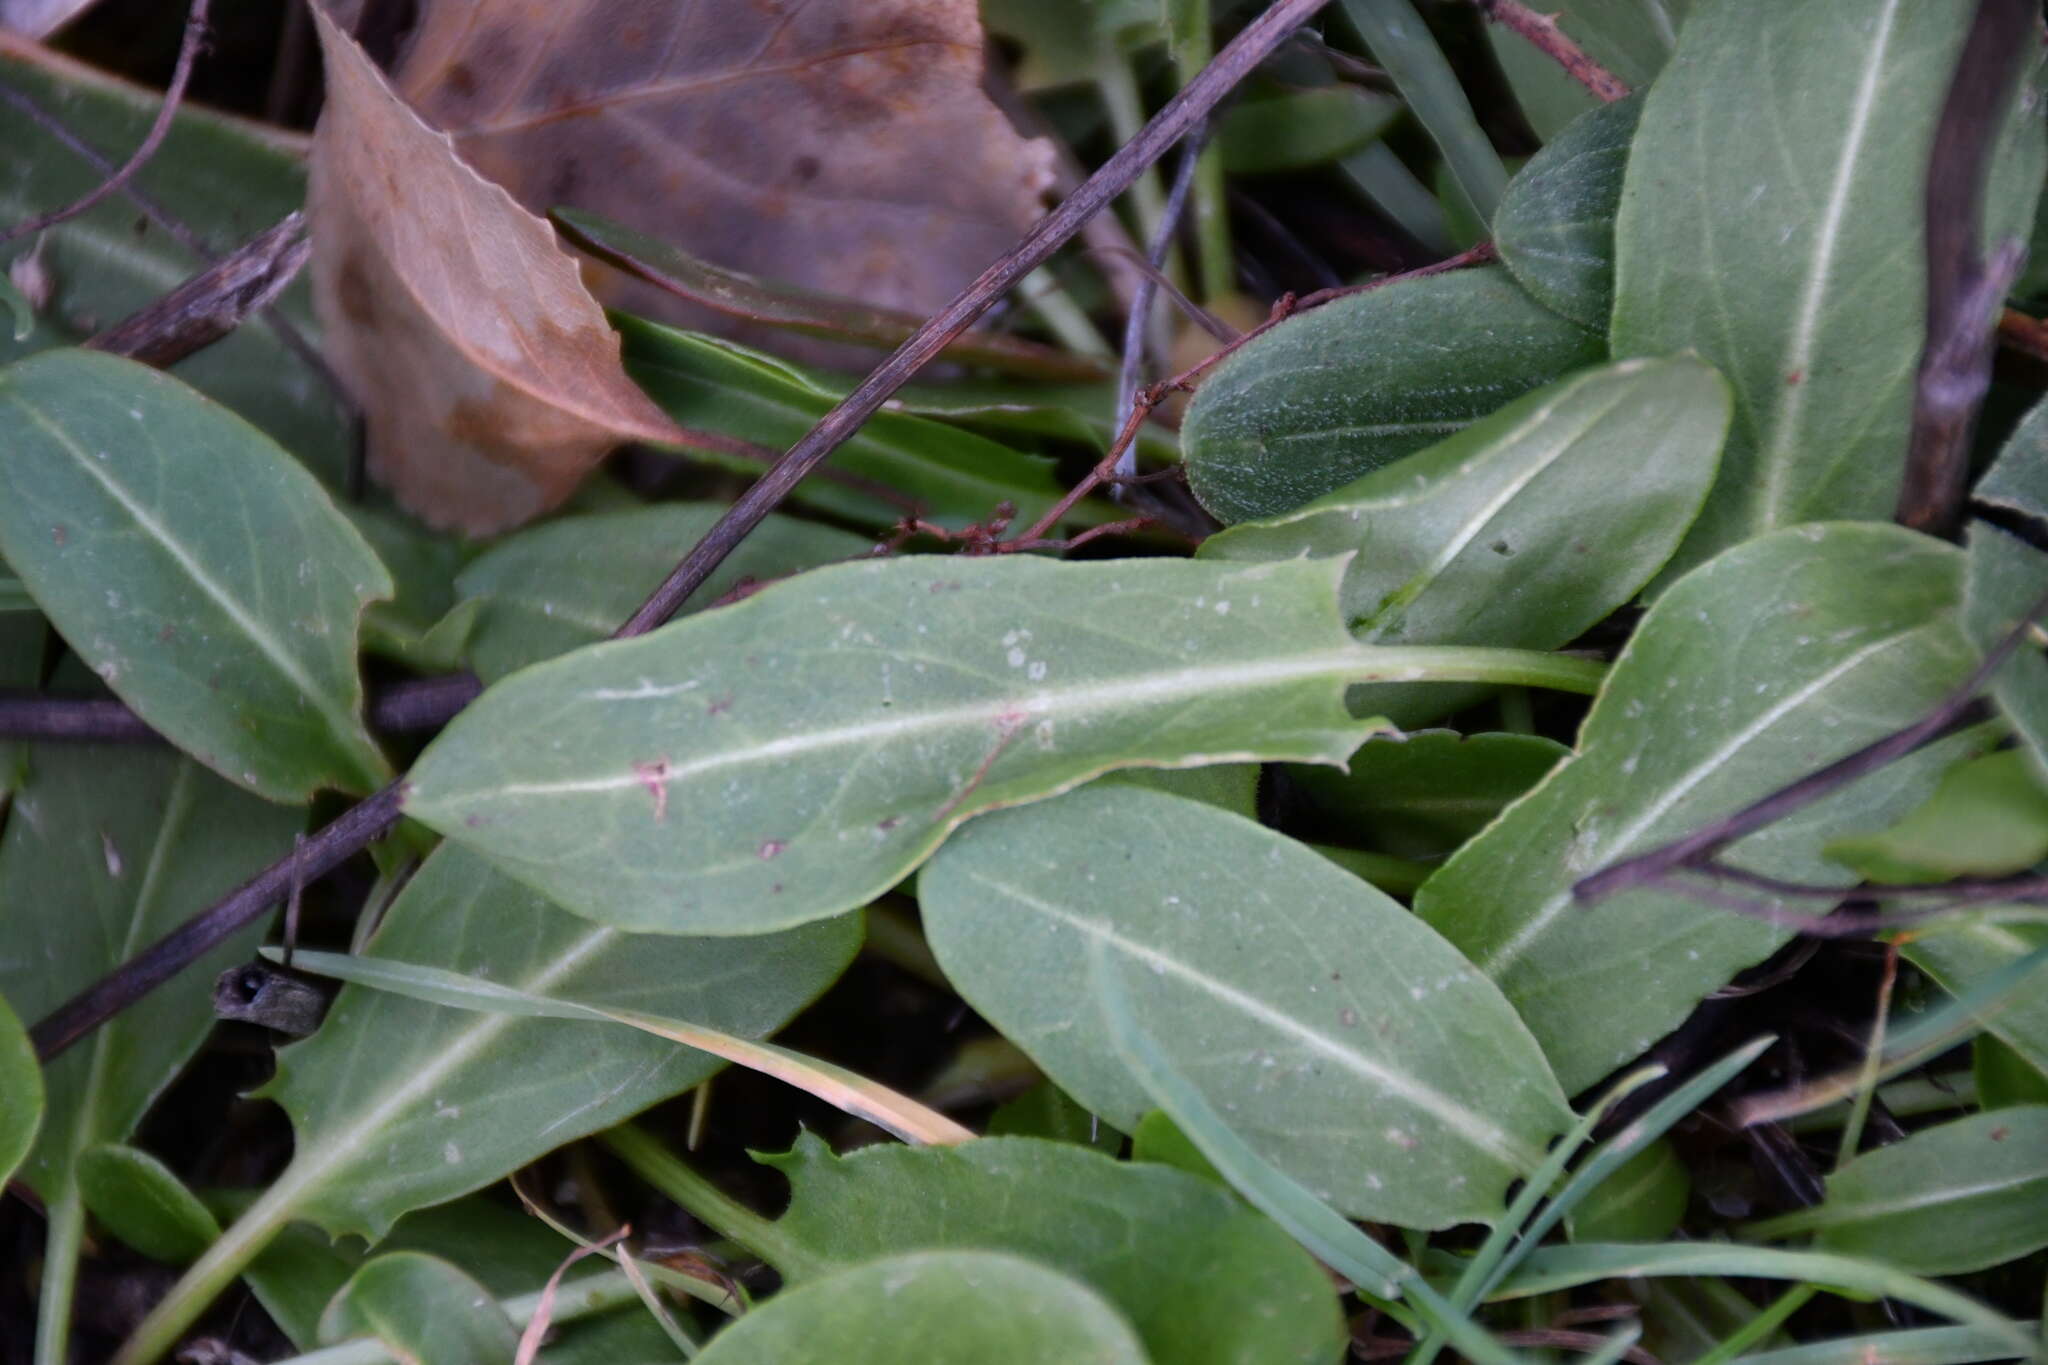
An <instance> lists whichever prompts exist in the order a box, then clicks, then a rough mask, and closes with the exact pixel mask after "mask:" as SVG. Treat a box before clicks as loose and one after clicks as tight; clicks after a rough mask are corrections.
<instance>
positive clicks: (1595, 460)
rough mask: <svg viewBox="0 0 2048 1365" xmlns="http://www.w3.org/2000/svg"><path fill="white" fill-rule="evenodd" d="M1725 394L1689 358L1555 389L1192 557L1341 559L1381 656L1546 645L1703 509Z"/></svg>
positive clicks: (1370, 707) (1594, 615) (1417, 718)
mask: <svg viewBox="0 0 2048 1365" xmlns="http://www.w3.org/2000/svg"><path fill="white" fill-rule="evenodd" d="M1727 427H1728V389H1727V386H1726V385H1725V384H1723V383H1722V382H1721V379H1720V377H1719V376H1718V375H1716V374H1715V373H1714V372H1713V371H1712V370H1710V369H1708V368H1707V367H1706V366H1704V365H1701V364H1700V363H1699V362H1698V361H1695V360H1691V359H1683V358H1681V359H1675V360H1658V361H1650V362H1644V361H1640V360H1633V361H1623V362H1621V363H1620V364H1616V365H1608V366H1603V367H1601V368H1599V369H1594V370H1586V371H1583V372H1581V373H1579V374H1576V375H1573V376H1571V377H1570V378H1568V379H1562V380H1559V381H1558V382H1557V383H1555V384H1551V385H1549V386H1547V387H1546V388H1543V389H1540V390H1538V391H1537V392H1535V393H1532V394H1528V395H1525V396H1524V397H1522V398H1519V399H1517V400H1516V401H1514V402H1512V403H1510V404H1508V405H1507V406H1506V407H1505V408H1503V409H1501V410H1500V411H1499V412H1496V413H1494V414H1493V415H1492V416H1490V417H1486V418H1484V419H1482V420H1480V421H1478V422H1475V423H1473V424H1472V425H1471V426H1469V427H1467V428H1465V429H1464V430H1463V431H1460V432H1458V433H1457V434H1456V435H1454V436H1452V437H1450V438H1449V439H1448V440H1445V441H1442V442H1440V443H1439V444H1437V445H1435V446H1433V447H1431V448H1430V449H1428V450H1425V451H1422V452H1421V453H1419V454H1416V455H1411V456H1409V457H1408V458H1407V459H1405V460H1402V461H1400V462H1399V463H1398V464H1395V465H1391V466H1388V467H1387V468H1384V469H1380V470H1376V471H1374V472H1373V473H1370V474H1367V475H1366V476H1365V477H1363V478H1361V479H1359V480H1357V481H1356V482H1354V483H1351V484H1349V485H1347V486H1346V487H1344V488H1341V489H1338V490H1337V491H1336V492H1334V493H1330V494H1328V495H1327V496H1325V497H1322V498H1319V499H1317V500H1316V501H1315V502H1312V503H1310V504H1309V505H1308V506H1306V507H1304V508H1301V509H1300V510H1299V511H1296V512H1291V513H1288V514H1286V515H1283V516H1277V517H1272V518H1268V519H1267V520H1265V521H1261V522H1255V523H1251V524H1248V525H1243V526H1236V527H1232V528H1231V529H1230V530H1228V531H1225V532H1223V533H1221V534H1220V535H1215V536H1211V537H1210V538H1209V539H1208V540H1207V541H1205V542H1204V543H1203V545H1202V551H1201V553H1202V555H1203V556H1204V557H1212V556H1213V557H1216V558H1221V559H1229V560H1277V559H1291V558H1294V557H1295V556H1298V555H1302V554H1309V555H1314V556H1318V557H1322V556H1329V555H1341V554H1350V553H1352V552H1354V551H1355V552H1356V554H1355V555H1353V558H1352V560H1351V567H1350V569H1349V571H1348V572H1347V573H1346V574H1345V578H1344V615H1345V619H1346V620H1347V621H1348V622H1349V623H1350V625H1351V630H1352V633H1353V635H1355V636H1356V637H1358V638H1359V639H1361V640H1366V641H1371V642H1374V643H1380V644H1410V645H1412V644H1463V645H1509V646H1515V647H1518V648H1525V649H1552V648H1555V647H1557V646H1559V645H1562V644H1565V643H1566V642H1568V641H1570V640H1572V639H1574V638H1575V637H1577V636H1578V635H1579V634H1580V633H1581V632H1583V631H1585V630H1586V629H1587V628H1588V627H1590V626H1592V625H1594V624H1595V623H1597V622H1598V621H1600V620H1601V619H1602V618H1603V617H1605V616H1606V615H1607V614H1608V613H1609V612H1611V611H1613V610H1614V609H1615V608H1616V607H1619V606H1621V605H1623V604H1624V603H1626V602H1627V601H1628V600H1629V599H1630V598H1631V597H1633V596H1635V594H1636V591H1637V590H1638V589H1639V588H1641V587H1642V586H1643V584H1645V583H1647V582H1648V581H1649V580H1650V576H1651V575H1652V574H1654V573H1656V572H1657V570H1658V569H1659V568H1661V567H1662V566H1663V564H1664V561H1665V560H1666V559H1668V558H1669V557H1670V555H1671V552H1672V551H1673V550H1674V549H1676V548H1677V547H1678V543H1679V541H1680V540H1681V539H1682V538H1683V536H1684V535H1685V531H1686V528H1687V527H1688V526H1690V525H1691V524H1692V520H1693V517H1694V516H1696V515H1697V514H1698V512H1699V509H1700V504H1701V502H1702V501H1703V500H1704V499H1705V498H1706V496H1707V490H1708V488H1709V487H1711V486H1712V484H1713V481H1714V469H1715V465H1716V462H1717V460H1718V457H1719V453H1720V448H1721V441H1722V437H1723V435H1724V434H1725V433H1726V431H1727ZM1469 698H1470V693H1469V692H1454V693H1450V694H1448V695H1447V694H1446V689H1443V688H1434V689H1416V688H1412V687H1382V688H1375V689H1370V690H1366V691H1363V692H1361V693H1360V694H1359V695H1358V696H1357V698H1356V699H1355V702H1356V704H1357V705H1358V706H1359V707H1360V708H1361V709H1363V710H1366V711H1374V712H1385V713H1386V714H1387V715H1389V716H1391V717H1392V718H1393V719H1394V720H1395V721H1396V722H1397V723H1400V724H1403V725H1415V724H1420V723H1422V722H1424V721H1427V720H1430V719H1433V718H1434V717H1436V716H1440V715H1442V714H1443V713H1444V712H1446V711H1448V710H1451V709H1453V708H1455V707H1456V706H1458V705H1460V704H1461V703H1463V702H1465V701H1467V700H1469Z"/></svg>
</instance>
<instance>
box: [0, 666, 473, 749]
mask: <svg viewBox="0 0 2048 1365" xmlns="http://www.w3.org/2000/svg"><path fill="white" fill-rule="evenodd" d="M481 691H483V684H482V683H481V682H479V681H477V677H476V675H475V674H474V673H449V674H446V675H444V676H442V677H438V678H408V679H406V680H405V681H403V682H396V683H393V684H391V685H390V686H389V687H386V688H384V689H383V690H381V691H380V692H378V694H377V696H376V697H375V698H374V699H373V700H372V701H371V703H370V728H371V729H373V730H375V731H377V732H378V733H379V734H387V735H401V734H417V733H419V732H421V731H425V730H438V729H440V728H441V727H442V726H444V725H446V724H447V723H448V722H449V721H450V720H452V719H453V718H454V716H455V713H456V712H458V711H460V710H461V709H462V708H463V707H465V706H467V705H469V703H470V702H472V701H474V700H476V696H477V694H478V693H479V692H481ZM0 740H81V741H84V742H87V743H91V744H162V743H165V742H166V741H165V739H164V737H163V736H162V735H160V734H158V733H157V732H156V731H155V730H154V729H152V728H151V727H150V724H149V722H148V721H146V720H144V719H143V718H142V717H140V716H138V715H136V714H135V713H134V712H133V711H131V710H129V709H128V708H127V707H126V706H125V705H123V704H122V703H120V702H118V701H115V700H112V699H111V698H100V697H49V696H44V695H42V694H40V693H33V692H11V691H0Z"/></svg>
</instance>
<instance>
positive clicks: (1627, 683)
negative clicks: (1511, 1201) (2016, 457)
mask: <svg viewBox="0 0 2048 1365" xmlns="http://www.w3.org/2000/svg"><path fill="white" fill-rule="evenodd" d="M1961 558H1962V556H1961V555H1960V554H1958V553H1957V551H1956V550H1955V549H1954V548H1953V547H1952V546H1948V545H1944V544H1942V543H1941V542H1939V541H1935V540H1931V539H1929V538H1927V537H1924V536H1920V535H1916V534H1914V533H1912V532H1909V531H1904V530H1901V529H1899V528H1897V527H1893V526H1882V525H1871V524H1862V523H1844V524H1838V525H1829V526H1806V527H1795V528H1792V529H1789V530H1785V531H1780V532H1776V533H1774V534H1772V535H1769V536H1766V537H1763V538H1762V539H1759V540H1755V541H1752V542H1750V543H1748V544H1746V545H1742V546H1738V547H1737V548H1736V549H1734V550H1730V551H1728V552H1727V553H1725V554H1723V555H1722V556H1721V557H1719V558H1718V559H1716V560H1714V561H1713V562H1712V563H1711V564H1709V565H1707V566H1706V567H1704V568H1702V569H1700V570H1698V571H1696V572H1694V573H1692V574H1689V575H1687V576H1686V577H1685V578H1684V579H1682V580H1680V581H1679V583H1678V584H1677V585H1675V586H1674V587H1672V588H1671V589H1670V590H1669V591H1667V592H1666V593H1665V594H1664V596H1663V597H1662V598H1660V599H1659V600H1658V602H1657V604H1656V606H1655V607H1653V608H1652V609H1651V611H1650V612H1649V613H1648V614H1647V615H1646V616H1645V617H1644V618H1643V621H1642V623H1641V624H1640V625H1639V626H1638V627H1637V629H1636V633H1635V636H1634V638H1633V639H1632V640H1631V641H1630V642H1629V645H1628V648H1627V649H1626V650H1625V651H1623V653H1622V656H1621V658H1620V659H1619V660H1618V661H1617V662H1616V664H1615V667H1614V671H1613V673H1612V674H1611V675H1610V677H1609V679H1608V682H1607V685H1606V687H1604V688H1603V689H1602V691H1601V694H1600V697H1599V699H1598V700H1597V701H1596V702H1595V703H1594V705H1593V710H1592V711H1591V713H1590V714H1588V716H1587V717H1586V721H1585V725H1584V728H1583V729H1582V730H1581V732H1580V736H1579V746H1578V749H1579V751H1578V755H1577V756H1576V757H1575V758H1573V759H1570V760H1568V761H1567V762H1565V763H1564V764H1562V765H1561V766H1559V767H1558V768H1557V769H1555V770H1554V771H1553V772H1552V773H1551V774H1550V776H1549V777H1548V778H1546V779H1545V780H1544V782H1543V783H1542V785H1540V786H1538V787H1537V788H1536V789H1535V790H1534V791H1532V792H1531V793H1530V794H1529V795H1528V796H1526V797H1524V798H1523V799H1522V800H1521V801H1519V802H1517V803H1516V804H1515V805H1513V806H1511V807H1509V808H1508V810H1507V811H1506V812H1505V813H1504V814H1503V815H1502V816H1501V818H1500V819H1499V820H1497V821H1495V822H1494V823H1493V824H1492V825H1490V826H1489V827H1488V828H1487V829H1486V830H1485V831H1484V832H1483V833H1481V834H1480V835H1479V836H1478V837H1477V838H1476V839H1474V840H1473V841H1472V842H1471V843H1469V844H1466V845H1465V846H1464V848H1463V849H1461V850H1460V851H1459V852H1458V853H1457V854H1456V855H1455V856H1453V857H1452V859H1451V860H1450V861H1449V862H1448V863H1446V864H1444V866H1443V867H1442V868H1441V869H1440V870H1439V871H1438V872H1437V873H1436V874H1435V875H1434V876H1433V877H1431V878H1430V880H1429V881H1428V882H1426V883H1424V885H1423V887H1422V889H1421V891H1420V892H1419V893H1418V894H1417V898H1416V909H1417V910H1418V912H1419V913H1421V914H1422V915H1423V916H1424V917H1425V918H1426V919H1427V920H1428V921H1429V922H1430V923H1431V924H1433V925H1435V926H1436V927H1437V928H1438V929H1439V930H1440V931H1442V932H1443V934H1444V935H1445V936H1446V937H1447V938H1449V939H1450V940H1451V942H1453V943H1455V944H1457V945H1458V946H1459V947H1460V948H1462V949H1463V950H1464V951H1465V952H1466V953H1467V954H1468V955H1470V957H1471V958H1472V960H1473V961H1474V962H1475V963H1477V964H1478V965H1479V967H1480V968H1481V969H1482V970H1483V971H1485V972H1487V973H1488V974H1489V975H1490V976H1492V977H1493V978H1494V980H1495V981H1497V982H1499V983H1500V985H1501V988H1502V989H1503V990H1504V991H1506V992H1507V997H1508V1000H1509V1001H1510V1002H1511V1003H1512V1004H1513V1005H1514V1006H1515V1008H1516V1009H1517V1010H1518V1011H1520V1013H1521V1015H1522V1017H1523V1018H1524V1019H1526V1020H1527V1021H1528V1023H1529V1027H1530V1028H1531V1029H1532V1030H1533V1031H1534V1032H1535V1034H1536V1037H1537V1038H1538V1039H1539V1040H1540V1041H1541V1042H1542V1044H1543V1049H1544V1051H1545V1052H1546V1053H1547V1054H1548V1055H1549V1057H1550V1060H1551V1064H1552V1065H1553V1066H1554V1067H1556V1069H1557V1073H1558V1079H1559V1080H1561V1081H1562V1082H1563V1083H1564V1087H1565V1089H1566V1091H1567V1092H1571V1091H1576V1090H1578V1089H1580V1088H1582V1087H1584V1086H1587V1085H1590V1084H1591V1083H1593V1082H1594V1081H1596V1080H1598V1079H1599V1078H1600V1077H1601V1076H1602V1075H1603V1074H1605V1073H1606V1072H1607V1071H1608V1070H1610V1069H1611V1068H1612V1067H1614V1066H1616V1065H1618V1064H1619V1063H1621V1062H1625V1061H1627V1060H1628V1059H1629V1058H1631V1057H1635V1056H1637V1055H1639V1054H1640V1053H1641V1052H1642V1051H1643V1050H1644V1049H1645V1048H1647V1047H1648V1046H1649V1045H1650V1044H1651V1043H1653V1042H1655V1041H1656V1040H1657V1039H1658V1038H1659V1037H1661V1036H1663V1034H1664V1033H1666V1032H1667V1031H1668V1030H1670V1029H1671V1028H1672V1027H1674V1026H1675V1025H1677V1024H1678V1022H1679V1021H1680V1020H1682V1019H1683V1018H1684V1017H1685V1016H1686V1015H1687V1014H1688V1013H1689V1012H1690V1011H1691V1009H1692V1007H1693V1005H1694V1004H1695V1003H1697V1002H1698V1001H1699V999H1700V998H1701V997H1702V996H1704V995H1706V994H1707V993H1708V992H1709V991H1711V990H1713V989H1715V988H1716V987H1718V986H1721V985H1723V984H1724V983H1726V982H1727V981H1728V979H1729V978H1730V977H1732V976H1733V975H1734V974H1735V973H1736V972H1738V971H1740V970H1741V969H1742V968H1744V967H1747V966H1749V965H1750V964H1751V963H1753V962H1756V961H1758V960H1759V959H1761V958H1763V957H1764V956H1766V955H1767V954H1768V953H1769V952H1770V951H1771V950H1772V949H1773V948H1775V947H1776V946H1777V945H1778V944H1779V943H1781V942H1783V941H1784V939H1785V937H1786V936H1787V934H1788V932H1789V931H1788V930H1786V929H1784V928H1782V927H1780V926H1777V925H1774V924H1770V923H1767V922H1765V921H1762V920H1759V919H1755V918H1751V917H1748V916H1743V915H1737V914H1734V913H1731V912H1729V911H1727V910H1722V909H1716V908H1714V907H1711V906H1706V905H1702V904H1701V903H1699V901H1697V900H1695V899H1692V898H1690V897H1688V896H1686V895H1684V894H1683V892H1682V890H1676V889H1663V890H1659V889H1650V888H1645V889H1641V890H1636V891H1631V892H1627V893H1624V894H1620V895H1616V896H1613V897H1610V898H1609V899H1607V900H1605V901H1602V902H1600V903H1599V904H1597V905H1583V904H1578V903H1576V902H1575V901H1574V900H1573V895H1572V885H1573V883H1574V882H1576V881H1578V880H1579V879H1580V878H1581V877H1584V876H1586V875H1588V874H1590V873H1592V872H1595V871H1598V870H1599V869H1600V868H1602V867H1605V866H1607V865H1608V864H1610V863H1612V862H1615V861H1617V860H1619V859H1621V858H1624V857H1626V856H1628V855H1629V854H1631V853H1640V852H1644V851H1646V850H1648V849H1650V848H1652V847H1655V846H1656V845H1658V844H1661V843H1663V842H1665V841H1666V840H1669V839H1673V838H1677V837H1678V836H1680V835H1682V834H1689V833H1691V832H1692V831H1693V830H1695V829H1697V828H1699V827H1700V826H1701V825H1703V824H1705V823H1706V822H1707V821H1709V820H1712V819H1714V818H1716V817H1718V816H1722V815H1726V814H1727V813H1728V812H1730V811H1732V810H1736V809H1739V808H1740V807H1742V806H1743V805H1744V804H1745V803H1747V802H1749V801H1751V800H1754V799H1755V798H1757V797H1760V796H1763V795H1765V794H1766V793H1768V792H1770V791H1773V790H1775V789H1776V788H1778V787H1780V786H1782V785H1784V784H1785V783H1787V782H1790V781H1792V780H1794V779H1796V778H1798V777H1801V776H1804V775H1805V774H1806V773H1809V772H1812V771H1813V770H1814V769H1816V768H1818V767H1820V766H1822V765H1823V764H1825V763H1827V762H1829V761H1830V760H1832V759H1835V758H1839V757H1840V756H1842V755H1843V754H1846V753H1848V752H1850V751H1851V750H1853V749H1856V748H1858V747H1860V746H1862V745H1863V744H1866V743H1868V742H1870V741H1871V740H1874V739H1877V738H1878V737H1880V736H1882V735H1885V734H1889V733H1890V732H1891V731H1893V730H1896V729H1899V728H1901V727H1903V726H1904V725H1906V724H1908V723H1909V722H1911V721H1913V720H1915V719H1917V718H1918V717H1920V716H1921V715H1923V714H1924V713H1925V712H1926V711H1927V710H1928V709H1930V708H1931V707H1932V706H1933V705H1934V704H1935V702H1937V701H1938V700H1940V699H1941V698H1942V697H1943V696H1944V695H1946V694H1947V692H1948V691H1949V690H1950V689H1951V688H1953V687H1955V686H1957V685H1958V684H1959V683H1960V682H1961V681H1962V679H1963V678H1964V677H1966V676H1967V675H1968V673H1969V670H1970V668H1971V666H1972V663H1973V660H1974V657H1975V655H1974V651H1972V650H1971V649H1970V648H1969V647H1968V645H1967V644H1966V642H1965V641H1964V640H1963V638H1962V633H1961V631H1960V629H1959V628H1958V622H1957V620H1956V617H1957V614H1958V613H1957V610H1956V608H1957V605H1958V597H1959V591H1960V587H1961V583H1960V579H1961V568H1962V565H1961V562H1960V561H1961ZM1947 756H1948V751H1947V750H1945V749H1943V748H1941V747H1939V746H1937V747H1936V748H1933V749H1929V750H1925V751H1923V752H1922V753H1921V754H1919V755H1916V756H1915V757H1913V758H1911V759H1908V760H1905V761H1903V762H1900V763H1896V764H1893V765H1891V766H1890V767H1888V768H1886V769H1884V770H1883V771H1882V772H1881V773H1878V774H1875V775H1873V776H1872V777H1869V778H1866V779H1864V780H1863V781H1861V782H1858V783H1855V784H1853V785H1851V786H1849V787H1847V788H1845V789H1844V790H1842V791H1841V792H1839V793H1837V794H1835V795H1834V796H1832V797H1830V798H1828V799H1826V800H1823V801H1821V802H1819V803H1817V804H1815V805H1813V806H1809V807H1807V808H1806V809H1805V810H1803V811H1801V812H1799V813H1797V814H1795V815H1794V816H1793V817H1791V818H1790V819H1787V820H1783V821H1780V822H1778V823H1777V824H1774V825H1772V826H1770V827H1769V828H1768V829H1765V830H1762V831H1760V832H1758V833H1756V834H1754V835H1751V836H1750V837H1749V838H1747V839H1745V840H1742V841H1741V842H1739V843H1737V844H1735V845H1734V846H1733V848H1732V849H1731V850H1730V851H1729V853H1728V854H1727V855H1726V856H1727V860H1728V861H1729V862H1731V863H1733V864H1734V865H1736V866H1739V867H1743V868H1746V869H1748V870H1750V871H1753V872H1760V873H1764V874H1767V875H1771V876H1776V877H1781V878H1786V879H1791V880H1798V881H1806V882H1814V883H1822V884H1828V883H1832V884H1836V885H1843V886H1846V885H1849V884H1851V883H1853V882H1854V881H1855V880H1856V878H1855V874H1854V873H1850V872H1847V871H1845V870H1844V869H1842V868H1841V867H1840V866H1838V865H1836V864H1833V863H1830V862H1829V861H1827V860H1826V859H1825V858H1823V857H1822V856H1821V853H1820V845H1821V844H1822V843H1824V842H1825V841H1826V840H1827V839H1828V838H1829V837H1832V836H1833V835H1836V834H1840V833H1847V832H1849V831H1850V830H1855V829H1868V828H1870V827H1871V826H1873V825H1880V824H1883V823H1885V822H1887V821H1889V820H1890V819H1893V818H1895V817H1896V816H1897V815H1900V814H1903V813H1904V812H1905V810H1907V809H1909V808H1910V807H1911V806H1912V805H1913V804H1914V803H1915V802H1917V801H1918V800H1919V799H1920V798H1921V797H1922V796H1923V795H1924V794H1925V792H1926V790H1927V787H1928V784H1929V783H1930V782H1931V781H1932V779H1933V778H1934V776H1935V775H1936V774H1938V773H1939V771H1940V769H1941V767H1942V766H1944V760H1945V758H1946V757H1947ZM1780 908H1782V907H1780Z"/></svg>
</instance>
